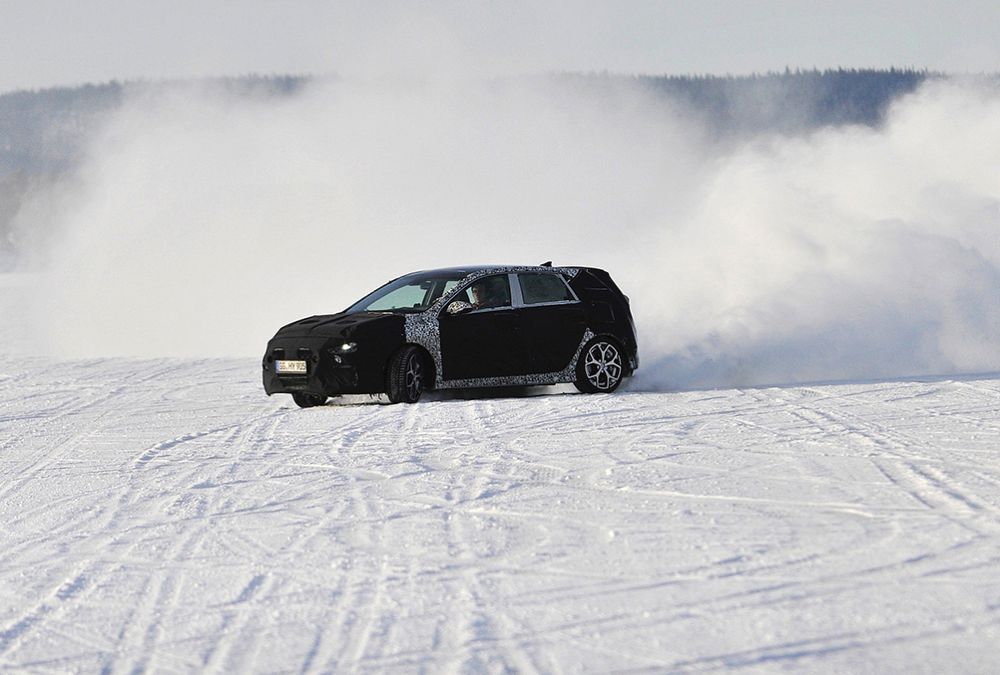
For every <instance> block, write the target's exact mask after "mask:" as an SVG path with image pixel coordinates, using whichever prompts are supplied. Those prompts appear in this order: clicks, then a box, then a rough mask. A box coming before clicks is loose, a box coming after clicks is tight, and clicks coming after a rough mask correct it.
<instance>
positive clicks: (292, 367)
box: [274, 361, 306, 375]
mask: <svg viewBox="0 0 1000 675" xmlns="http://www.w3.org/2000/svg"><path fill="white" fill-rule="evenodd" d="M274 372H276V373H297V374H299V375H305V372H306V362H305V361H275V362H274Z"/></svg>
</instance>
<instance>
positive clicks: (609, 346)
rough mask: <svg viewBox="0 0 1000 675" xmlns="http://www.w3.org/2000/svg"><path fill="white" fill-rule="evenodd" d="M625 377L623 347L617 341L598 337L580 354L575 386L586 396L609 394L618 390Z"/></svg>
mask: <svg viewBox="0 0 1000 675" xmlns="http://www.w3.org/2000/svg"><path fill="white" fill-rule="evenodd" d="M624 376H625V368H624V366H623V362H622V349H621V346H620V345H619V344H618V342H617V341H615V340H611V339H608V338H603V337H596V338H594V339H593V340H591V341H590V342H588V343H587V344H586V345H584V347H583V351H581V352H580V359H579V361H577V363H576V382H574V383H573V384H574V385H576V388H577V389H579V390H580V391H582V392H583V393H585V394H597V393H603V394H607V393H610V392H612V391H614V390H615V389H617V388H618V385H620V384H621V383H622V379H624Z"/></svg>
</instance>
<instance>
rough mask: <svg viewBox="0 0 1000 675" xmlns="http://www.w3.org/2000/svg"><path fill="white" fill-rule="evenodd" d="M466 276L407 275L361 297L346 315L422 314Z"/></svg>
mask: <svg viewBox="0 0 1000 675" xmlns="http://www.w3.org/2000/svg"><path fill="white" fill-rule="evenodd" d="M465 277H466V274H464V273H462V272H455V273H453V274H442V273H441V272H437V273H433V272H418V273H416V274H407V275H406V276H405V277H400V278H399V279H396V280H395V281H390V282H389V283H387V284H386V285H385V286H382V287H381V288H379V289H377V290H375V291H373V292H372V293H369V294H368V295H366V296H365V297H363V298H361V299H360V300H358V301H357V302H356V303H354V304H353V305H351V306H350V307H348V308H347V312H348V313H354V312H422V311H424V310H425V309H427V308H428V307H430V306H431V305H433V304H434V302H435V301H436V300H437V299H438V298H440V297H441V296H442V295H444V294H445V293H447V292H448V291H450V290H451V289H453V288H455V286H457V285H458V282H459V281H461V280H462V279H464V278H465Z"/></svg>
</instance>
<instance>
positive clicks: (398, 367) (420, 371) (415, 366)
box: [385, 345, 428, 403]
mask: <svg viewBox="0 0 1000 675" xmlns="http://www.w3.org/2000/svg"><path fill="white" fill-rule="evenodd" d="M427 372H428V369H427V365H426V363H425V362H424V355H423V353H422V352H421V351H420V348H419V347H415V346H413V345H406V346H405V347H403V348H402V349H400V350H399V351H398V352H396V353H395V354H394V355H393V357H392V358H391V359H389V365H388V367H387V368H386V372H385V393H386V394H387V395H388V396H389V401H391V402H392V403H416V402H417V401H419V400H420V394H421V393H423V391H424V389H425V388H426V384H425V378H426V373H427Z"/></svg>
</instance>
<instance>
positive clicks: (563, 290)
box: [517, 272, 587, 373]
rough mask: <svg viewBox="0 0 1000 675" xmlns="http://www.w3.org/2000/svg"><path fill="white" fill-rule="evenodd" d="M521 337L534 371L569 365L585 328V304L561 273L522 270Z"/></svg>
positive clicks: (520, 279)
mask: <svg viewBox="0 0 1000 675" xmlns="http://www.w3.org/2000/svg"><path fill="white" fill-rule="evenodd" d="M517 284H518V290H519V291H520V293H519V296H520V297H519V299H520V304H521V307H520V310H519V311H520V317H519V318H520V330H521V341H522V344H524V346H525V349H526V351H527V354H528V356H529V359H530V370H529V371H528V372H531V373H553V372H558V371H560V370H562V369H563V368H565V367H566V366H567V365H569V362H570V361H571V360H572V358H573V356H574V355H575V354H576V349H577V347H579V346H580V340H582V339H583V333H584V331H585V330H586V328H587V326H586V320H585V317H584V311H583V305H582V304H581V303H580V301H579V300H578V299H577V297H576V295H575V294H574V293H573V291H572V289H570V287H569V285H568V284H567V283H566V281H565V279H563V277H562V275H561V274H557V273H548V272H520V273H518V274H517Z"/></svg>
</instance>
